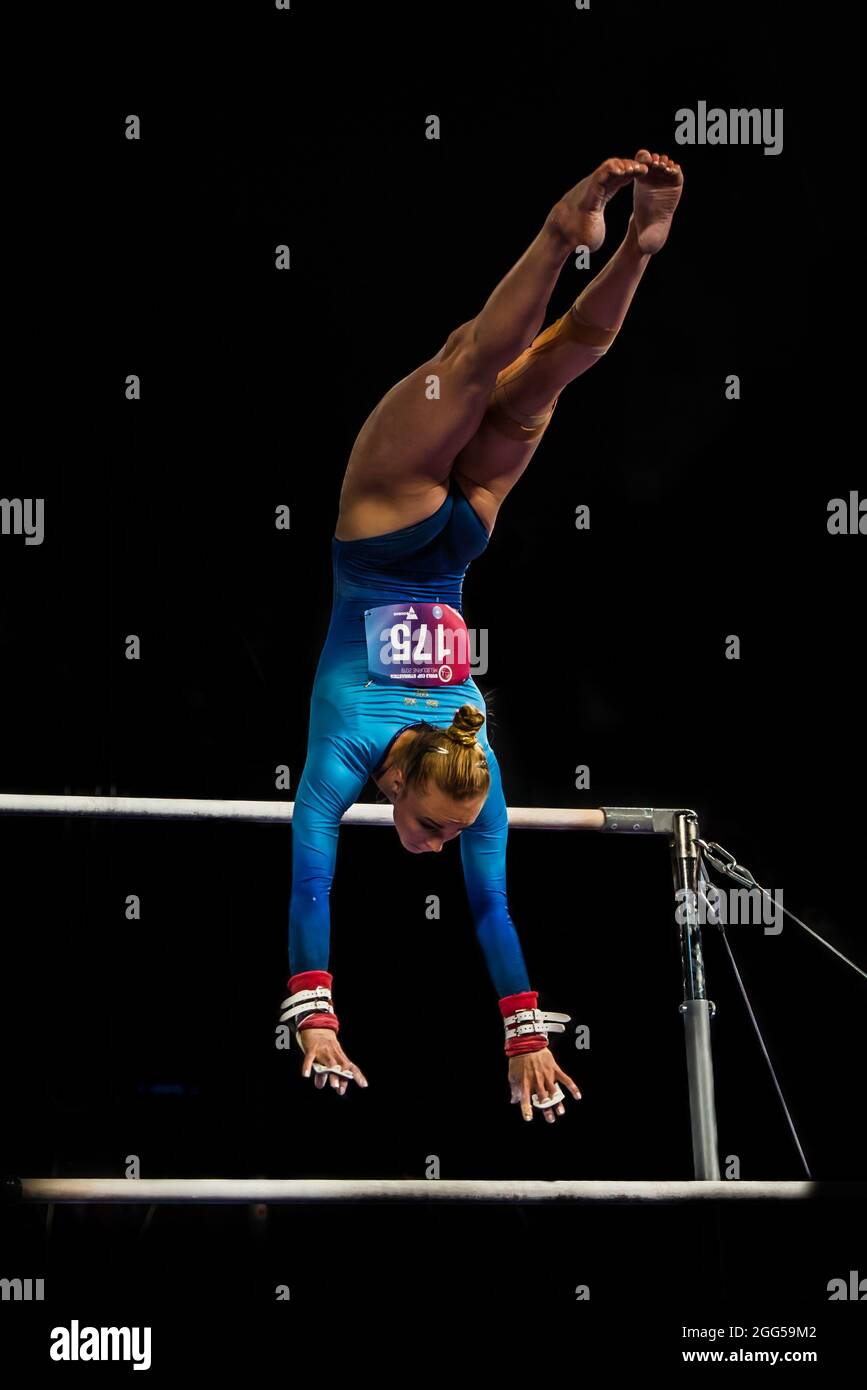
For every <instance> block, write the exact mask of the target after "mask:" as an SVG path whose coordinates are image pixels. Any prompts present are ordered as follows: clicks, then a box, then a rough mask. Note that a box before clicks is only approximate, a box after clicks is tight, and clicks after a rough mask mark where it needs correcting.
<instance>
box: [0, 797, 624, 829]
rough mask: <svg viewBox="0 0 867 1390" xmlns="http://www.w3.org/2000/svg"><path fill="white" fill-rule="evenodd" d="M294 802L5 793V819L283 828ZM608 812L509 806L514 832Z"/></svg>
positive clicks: (596, 824)
mask: <svg viewBox="0 0 867 1390" xmlns="http://www.w3.org/2000/svg"><path fill="white" fill-rule="evenodd" d="M294 809H295V803H294V801H193V800H184V799H182V798H171V797H161V796H31V795H26V794H24V793H18V792H0V815H3V816H86V817H92V818H95V819H98V820H99V819H109V820H121V819H130V820H151V819H153V820H202V821H204V820H234V821H253V822H256V823H257V824H259V825H269V824H274V825H283V824H286V823H288V822H291V820H292V813H293V811H294ZM393 823H394V819H393V811H392V808H391V806H374V805H362V804H360V803H359V804H356V805H355V806H350V808H349V810H348V811H347V812H346V814H345V815H344V817H343V821H342V824H343V825H388V826H390V825H393ZM605 823H606V816H605V812H604V811H603V810H601V809H600V810H584V809H578V810H576V809H572V808H570V807H556V806H553V807H552V806H510V807H509V825H510V827H511V828H512V829H513V830H602V829H604V828H605Z"/></svg>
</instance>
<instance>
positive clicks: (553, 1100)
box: [530, 1081, 563, 1110]
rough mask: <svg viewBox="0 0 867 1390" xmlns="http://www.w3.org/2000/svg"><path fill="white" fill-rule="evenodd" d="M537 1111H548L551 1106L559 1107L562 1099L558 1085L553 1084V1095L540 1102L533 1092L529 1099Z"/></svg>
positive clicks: (556, 1082) (557, 1083)
mask: <svg viewBox="0 0 867 1390" xmlns="http://www.w3.org/2000/svg"><path fill="white" fill-rule="evenodd" d="M530 1099H531V1100H532V1102H533V1104H534V1105H535V1107H536V1109H537V1110H550V1109H551V1106H552V1105H559V1104H560V1102H561V1100H562V1099H563V1092H562V1091H561V1090H560V1083H559V1082H558V1081H555V1082H554V1094H553V1096H551V1097H550V1098H549V1099H548V1100H540V1099H539V1097H538V1094H537V1093H536V1092H535V1091H534V1092H533V1094H532V1096H531V1097H530Z"/></svg>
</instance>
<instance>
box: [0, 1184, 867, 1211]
mask: <svg viewBox="0 0 867 1390" xmlns="http://www.w3.org/2000/svg"><path fill="white" fill-rule="evenodd" d="M4 1189H5V1191H6V1195H7V1196H8V1197H12V1198H13V1199H18V1200H21V1201H24V1202H88V1203H90V1202H122V1203H127V1202H136V1203H141V1202H147V1203H149V1204H153V1203H167V1202H187V1203H193V1204H203V1203H204V1204H213V1203H218V1202H219V1203H223V1202H231V1203H235V1204H239V1203H245V1202H266V1203H278V1202H279V1203H286V1202H299V1203H301V1202H305V1203H310V1202H344V1203H346V1202H350V1203H356V1204H359V1203H368V1202H374V1203H381V1202H471V1203H486V1202H518V1203H522V1202H552V1201H553V1202H578V1203H584V1204H586V1203H592V1202H610V1203H613V1204H616V1205H620V1206H633V1205H637V1204H646V1203H657V1204H663V1205H664V1204H672V1203H677V1202H684V1201H718V1200H726V1201H767V1200H771V1201H802V1200H805V1199H809V1200H815V1199H830V1200H847V1201H849V1200H853V1199H855V1200H861V1201H863V1200H867V1183H865V1182H860V1183H852V1182H848V1183H833V1182H760V1181H756V1180H740V1179H738V1180H731V1181H727V1182H726V1181H721V1182H715V1181H698V1180H687V1179H684V1180H674V1181H664V1182H660V1181H650V1182H641V1181H635V1182H623V1181H616V1182H606V1181H599V1180H589V1181H577V1182H570V1181H564V1182H539V1181H514V1182H513V1181H502V1182H501V1181H464V1180H462V1179H457V1178H446V1179H424V1178H422V1179H418V1180H417V1179H412V1178H394V1179H392V1178H364V1179H349V1180H347V1179H340V1178H290V1179H279V1178H276V1179H275V1178H21V1179H20V1180H11V1182H10V1181H7V1182H6V1183H5V1184H4Z"/></svg>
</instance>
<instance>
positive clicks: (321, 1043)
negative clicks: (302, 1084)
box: [298, 1028, 367, 1096]
mask: <svg viewBox="0 0 867 1390" xmlns="http://www.w3.org/2000/svg"><path fill="white" fill-rule="evenodd" d="M298 1036H299V1038H300V1039H301V1043H302V1045H303V1047H304V1061H303V1062H302V1064H301V1075H302V1076H309V1075H310V1074H311V1072H312V1071H313V1063H314V1062H319V1063H320V1064H321V1065H322V1066H323V1067H342V1068H343V1070H344V1071H351V1072H352V1077H353V1080H354V1081H357V1082H358V1084H359V1086H366V1085H367V1078H366V1077H365V1076H364V1074H363V1073H362V1071H361V1068H360V1067H357V1066H356V1065H355V1063H354V1062H350V1060H349V1058H348V1057H347V1055H346V1053H345V1052H344V1051H343V1048H342V1047H341V1046H340V1043H339V1042H338V1041H337V1034H336V1033H335V1031H334V1029H333V1028H302V1029H301V1032H300V1033H299V1034H298ZM329 1081H330V1082H331V1087H332V1090H335V1091H337V1093H338V1095H341V1096H342V1095H343V1094H344V1092H345V1090H346V1088H347V1086H348V1085H349V1078H348V1077H346V1076H335V1075H334V1074H333V1073H331V1074H330V1075H329V1073H328V1072H324V1071H323V1072H318V1073H317V1074H316V1075H315V1076H314V1078H313V1084H314V1086H315V1087H316V1089H317V1090H318V1091H321V1090H322V1088H323V1086H326V1085H327V1084H328V1082H329Z"/></svg>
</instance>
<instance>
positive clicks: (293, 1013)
mask: <svg viewBox="0 0 867 1390" xmlns="http://www.w3.org/2000/svg"><path fill="white" fill-rule="evenodd" d="M280 1008H281V1009H285V1013H282V1014H281V1015H280V1022H281V1023H288V1024H289V1026H290V1027H291V1028H294V1027H295V1024H294V1022H293V1019H295V1018H296V1017H297V1015H298V1014H309V1013H316V1014H333V1013H334V1006H333V1004H332V1002H331V990H330V989H328V988H327V987H326V986H325V985H317V986H316V988H315V989H299V990H297V991H296V992H295V994H290V995H289V998H288V999H284V1000H283V1003H282V1004H281V1005H280Z"/></svg>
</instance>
